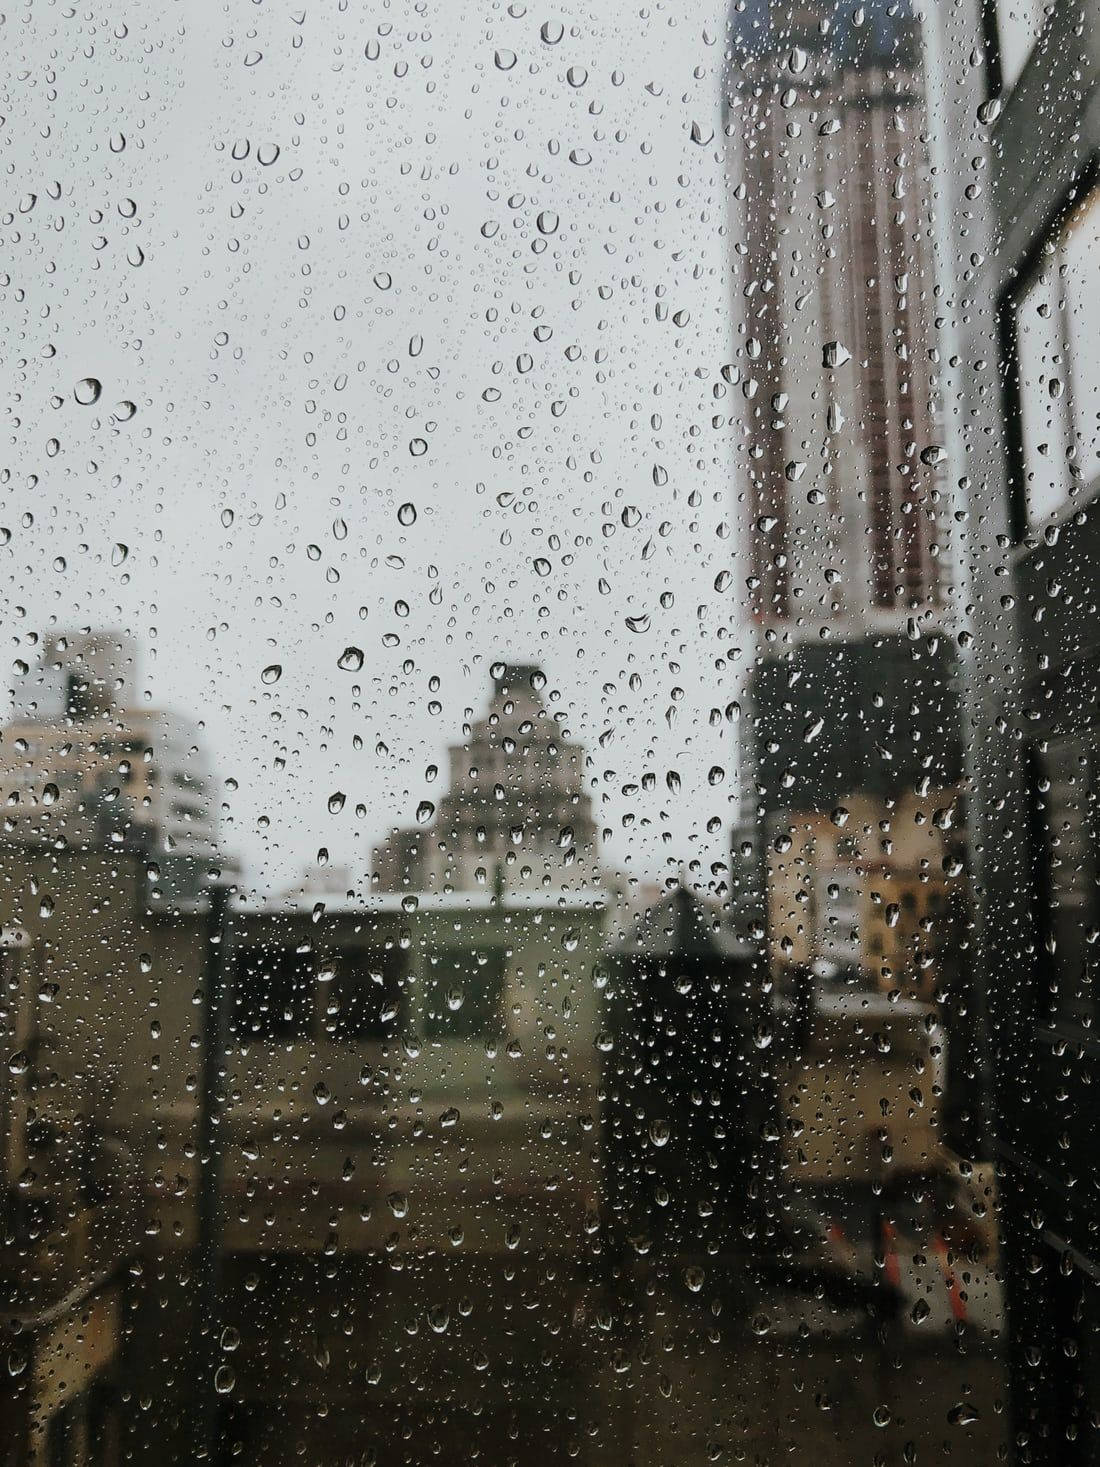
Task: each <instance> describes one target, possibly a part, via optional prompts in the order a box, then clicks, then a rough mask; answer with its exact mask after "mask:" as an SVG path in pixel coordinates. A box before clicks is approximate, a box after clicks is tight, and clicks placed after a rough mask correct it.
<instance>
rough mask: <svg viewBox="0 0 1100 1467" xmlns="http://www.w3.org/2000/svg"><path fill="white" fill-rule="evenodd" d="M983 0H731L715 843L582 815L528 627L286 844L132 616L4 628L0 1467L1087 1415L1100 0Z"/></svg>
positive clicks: (1094, 1410)
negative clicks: (292, 880) (670, 846)
mask: <svg viewBox="0 0 1100 1467" xmlns="http://www.w3.org/2000/svg"><path fill="white" fill-rule="evenodd" d="M963 10H965V14H966V16H971V12H972V17H971V18H973V19H974V20H975V21H980V22H981V26H982V27H983V28H981V29H980V31H975V34H974V36H973V38H972V39H971V40H970V41H969V42H968V43H967V44H968V46H972V47H973V48H974V50H975V51H976V52H977V57H978V59H977V60H976V61H970V60H968V61H967V64H966V66H965V67H961V68H960V67H959V66H956V65H954V63H953V62H950V63H949V62H948V61H947V60H945V59H944V58H943V56H942V55H940V56H939V57H938V58H937V57H936V55H935V54H934V52H933V51H932V50H931V49H930V48H931V47H932V46H933V40H930V35H934V34H940V35H941V39H942V34H943V25H944V24H946V22H945V21H944V20H943V18H942V17H941V18H940V19H938V20H937V19H932V20H929V19H928V17H926V16H922V15H921V14H919V13H918V11H917V10H916V8H915V7H911V6H910V5H909V4H908V3H905V0H897V3H889V4H888V3H885V0H874V3H868V4H867V5H865V6H864V7H861V8H859V9H855V8H848V7H841V8H839V9H838V8H837V7H835V6H833V5H831V4H829V5H827V4H824V3H806V4H793V5H791V4H785V5H778V4H772V5H769V4H768V0H744V3H739V4H738V5H737V6H735V7H734V9H733V12H732V15H731V20H730V28H729V34H728V37H727V44H728V48H729V56H728V63H729V64H728V85H727V88H726V96H725V98H724V114H723V116H724V123H725V129H724V131H725V147H726V149H727V151H728V158H729V164H728V172H729V178H730V180H731V185H730V198H729V210H730V216H729V236H730V240H731V259H732V293H731V297H730V301H731V313H732V322H733V338H732V339H733V341H734V350H733V355H732V358H731V360H730V361H729V362H728V363H726V364H725V365H724V366H723V367H722V369H721V372H720V373H719V374H717V375H716V379H715V382H714V384H713V391H714V401H715V411H716V412H720V413H722V414H724V415H725V416H726V417H727V418H729V419H730V420H731V421H732V422H735V423H736V424H737V436H736V462H735V463H734V465H733V467H732V479H733V484H734V489H733V491H732V492H731V503H733V504H734V506H735V510H736V516H737V522H736V535H735V543H734V544H733V547H732V549H731V574H732V577H733V581H734V583H735V584H736V585H737V586H739V587H740V588H741V593H742V595H743V598H744V601H743V604H744V611H745V619H746V621H747V622H748V623H750V624H751V633H750V637H751V641H752V657H751V659H750V665H749V668H748V671H747V672H745V673H742V672H741V671H740V670H738V671H737V673H736V676H735V673H734V671H733V669H732V668H730V669H728V670H727V671H726V672H725V673H722V674H716V682H715V687H714V690H713V697H714V701H715V703H716V710H715V716H716V718H717V719H718V720H719V721H722V722H724V723H728V725H729V727H730V739H731V744H732V743H733V742H734V741H735V742H736V758H735V762H734V767H735V769H736V771H737V778H738V780H739V804H738V810H737V816H736V820H735V821H734V823H733V827H732V829H730V830H729V839H730V844H729V859H728V863H722V865H721V868H720V869H718V870H713V871H712V872H711V877H712V878H713V879H705V878H699V877H697V876H695V875H694V874H693V871H692V864H691V863H692V860H693V857H694V855H695V853H694V852H692V851H689V850H685V851H684V852H682V853H681V854H682V860H683V873H682V875H681V877H680V878H679V879H674V878H667V879H664V878H662V879H657V880H653V881H647V880H645V879H641V878H639V877H638V876H637V875H633V876H631V877H629V878H628V877H627V876H625V875H624V874H623V873H622V872H621V871H619V870H617V869H615V868H614V867H613V865H611V864H610V863H609V862H608V861H607V860H606V858H605V853H604V850H603V844H604V842H603V839H602V834H601V830H600V822H599V818H598V815H597V814H596V813H595V812H594V809H593V799H592V793H591V790H592V783H593V781H592V779H591V776H590V774H589V772H588V771H589V764H588V762H587V759H586V754H587V751H586V750H585V748H584V747H583V746H582V744H581V742H580V741H579V740H578V739H577V738H576V737H575V736H574V735H573V734H572V733H571V732H570V728H569V715H568V712H567V711H566V710H567V709H568V707H569V701H570V689H569V688H566V687H563V688H560V689H555V688H553V687H551V686H550V685H549V683H548V678H547V675H546V673H545V671H544V668H543V666H542V665H541V664H540V663H539V662H538V661H536V660H527V659H528V658H529V657H530V654H529V653H526V652H524V650H523V649H522V648H519V649H516V648H512V647H509V646H506V645H501V646H499V647H486V648H485V649H483V650H484V652H485V654H486V656H487V657H496V658H498V660H496V661H493V662H492V663H491V668H490V675H489V678H488V680H487V683H486V685H485V686H483V688H482V689H481V693H480V697H481V702H480V705H479V708H478V709H477V711H476V716H475V717H473V718H472V719H470V720H469V721H468V722H467V723H466V724H465V725H464V726H460V727H456V728H455V729H453V730H452V731H451V738H452V739H453V742H452V743H451V744H450V748H449V767H448V769H447V770H446V771H445V773H444V775H443V776H442V778H441V781H440V784H441V790H442V792H441V794H440V795H439V796H438V798H437V799H435V800H434V801H428V800H424V801H423V802H421V803H420V804H419V806H417V807H412V808H410V809H409V812H408V824H407V825H405V826H402V827H401V828H396V829H392V830H390V831H389V833H388V834H387V835H385V837H384V838H382V839H380V840H379V843H378V845H377V847H376V848H375V850H374V851H373V853H372V856H371V860H370V863H369V870H351V869H345V868H344V867H342V866H340V865H339V864H336V863H333V862H330V861H329V860H328V857H327V853H326V852H324V851H322V852H320V853H319V855H318V861H317V864H316V865H315V866H311V867H310V869H309V870H307V871H306V872H304V873H303V876H302V879H301V881H300V882H298V883H296V884H294V885H293V886H292V887H291V888H290V889H288V890H287V891H285V892H282V893H272V894H270V895H268V896H266V897H264V898H263V899H261V898H260V897H258V896H256V895H255V894H254V893H250V892H249V891H248V889H247V887H246V884H245V882H244V881H243V879H242V873H241V865H240V859H239V853H237V852H235V851H234V850H233V849H232V845H231V842H229V841H228V840H226V839H225V838H224V837H223V834H222V832H221V830H220V828H219V821H218V814H217V810H218V797H217V795H216V793H215V788H216V786H217V784H218V783H219V777H218V776H219V771H220V770H221V769H222V768H223V767H228V764H227V761H228V757H229V754H228V751H225V750H220V749H218V748H215V747H207V746H206V739H205V736H204V733H203V731H202V729H201V727H200V725H199V723H198V721H197V720H196V721H192V720H188V719H187V718H184V717H182V716H180V715H179V714H177V713H175V712H173V711H170V710H168V709H156V708H152V707H149V706H145V705H143V706H138V705H139V699H138V697H137V693H136V689H137V688H138V687H139V686H140V678H139V667H140V662H141V659H142V657H143V655H144V654H145V652H146V650H147V649H146V648H145V647H144V646H143V645H142V644H141V641H140V639H138V638H136V637H135V636H134V635H132V634H131V633H130V632H127V631H122V630H119V629H117V628H115V627H114V626H112V625H109V624H107V620H109V619H107V620H105V621H104V623H103V624H96V623H94V622H93V621H91V620H89V621H87V622H86V623H85V624H78V623H77V622H76V621H74V623H73V624H71V625H62V624H61V622H60V621H59V622H58V624H57V625H56V626H54V627H52V628H51V629H50V630H49V631H48V632H46V633H43V634H42V635H41V638H40V642H39V646H38V652H39V655H38V660H37V662H36V663H35V664H34V665H31V664H29V663H28V664H26V665H24V666H22V667H17V669H16V679H15V691H14V695H13V699H12V703H11V708H10V714H9V717H8V719H7V722H6V724H5V726H4V727H3V729H2V730H0V794H2V797H3V801H4V808H5V816H4V824H3V831H2V840H0V976H2V980H3V990H4V993H3V1009H2V1015H3V1025H4V1058H5V1069H4V1075H3V1087H2V1098H0V1119H2V1126H0V1133H2V1136H3V1145H4V1161H3V1172H2V1178H0V1181H2V1225H3V1230H4V1252H3V1264H2V1265H0V1268H2V1277H3V1295H4V1297H3V1308H2V1317H3V1321H4V1328H5V1335H6V1338H5V1341H4V1346H5V1355H6V1360H7V1388H6V1390H5V1391H4V1393H3V1394H2V1395H0V1402H2V1404H0V1443H2V1445H0V1457H2V1459H3V1461H4V1462H5V1463H10V1464H11V1467H16V1464H18V1467H24V1464H26V1467H32V1464H33V1467H81V1464H89V1467H92V1464H95V1467H116V1464H121V1463H123V1462H130V1461H133V1462H145V1461H151V1460H154V1459H156V1460H161V1461H170V1462H192V1461H211V1460H213V1461H216V1462H219V1463H221V1462H226V1463H228V1462H230V1461H233V1462H237V1461H239V1462H241V1463H255V1464H260V1463H263V1464H264V1467H278V1464H281V1463H284V1462H285V1463H288V1464H289V1463H291V1462H297V1461H299V1460H305V1461H307V1462H311V1463H317V1464H326V1467H327V1464H345V1463H347V1464H352V1463H356V1464H367V1463H378V1464H382V1467H384V1464H388V1463H391V1462H393V1463H396V1462H402V1463H421V1462H425V1463H426V1462H429V1461H431V1460H432V1459H437V1458H438V1459H441V1460H444V1461H450V1462H456V1461H463V1462H474V1461H477V1462H484V1463H488V1464H494V1467H495V1464H498V1463H499V1464H501V1467H503V1464H505V1463H507V1464H513V1463H517V1462H519V1461H520V1460H521V1459H522V1458H523V1457H525V1456H530V1454H532V1453H533V1452H537V1453H539V1454H540V1455H541V1456H543V1457H544V1458H546V1459H548V1460H554V1461H559V1460H561V1461H565V1460H579V1461H581V1462H591V1463H595V1462H601V1463H613V1464H618V1463H621V1464H624V1467H625V1464H634V1467H657V1464H660V1463H665V1462H670V1461H676V1462H677V1463H683V1464H693V1463H696V1462H698V1463H700V1464H703V1463H711V1462H715V1463H725V1462H730V1463H736V1462H745V1463H753V1464H765V1463H778V1462H780V1461H795V1462H799V1463H802V1462H806V1463H808V1462H810V1461H811V1460H813V1461H816V1462H821V1463H830V1464H831V1463H837V1464H841V1463H867V1464H872V1463H873V1464H876V1467H878V1464H882V1467H893V1464H901V1463H920V1462H931V1461H939V1460H941V1459H943V1458H947V1459H951V1460H956V1461H965V1462H968V1463H970V1462H973V1463H995V1462H1002V1461H1003V1462H1018V1463H1041V1464H1057V1467H1062V1464H1069V1467H1074V1464H1086V1463H1094V1462H1097V1461H1100V1350H1098V1337H1097V1334H1096V1330H1097V1326H1098V1323H1100V1313H1098V1310H1100V1296H1098V1294H1097V1281H1098V1280H1100V1239H1098V1238H1097V1236H1096V1218H1097V1217H1098V1216H1100V1212H1098V1210H1097V1202H1098V1200H1100V1199H1098V1196H1097V1184H1098V1182H1100V1165H1098V1163H1100V1157H1098V1156H1097V1151H1096V1145H1095V1141H1094V1139H1093V1136H1092V1130H1093V1126H1092V1121H1091V1115H1090V1110H1089V1105H1088V1095H1089V1093H1090V1092H1089V1091H1088V1089H1087V1088H1085V1087H1087V1086H1089V1085H1090V1084H1091V1082H1092V1077H1093V1070H1094V1066H1095V1065H1096V1062H1097V1054H1098V1053H1100V1051H1098V1049H1097V1042H1096V1038H1095V1034H1094V1030H1093V1016H1094V1012H1095V995H1094V981H1093V974H1094V967H1095V958H1094V952H1095V939H1096V936H1097V932H1098V931H1100V926H1098V925H1097V915H1098V906H1100V900H1098V893H1097V866H1096V819H1097V807H1096V795H1095V789H1096V786H1095V784H1094V778H1095V773H1096V769H1097V763H1096V754H1095V738H1094V732H1093V730H1094V728H1095V723H1096V719H1097V712H1096V710H1097V707H1098V706H1100V704H1098V701H1097V697H1096V693H1097V691H1100V688H1098V679H1100V672H1098V669H1100V647H1098V646H1097V645H1094V643H1095V642H1096V641H1097V638H1098V634H1097V632H1096V630H1095V628H1096V625H1097V621H1096V616H1095V601H1096V597H1097V572H1096V566H1097V565H1098V564H1100V559H1098V558H1097V551H1098V550H1100V546H1097V545H1095V544H1094V543H1093V542H1094V540H1095V538H1096V536H1097V533H1098V530H1097V523H1098V522H1097V519H1096V518H1095V515H1094V511H1093V501H1094V499H1095V497H1096V493H1097V491H1098V489H1100V482H1098V479H1097V449H1098V448H1100V435H1098V429H1097V422H1098V420H1100V349H1098V347H1097V343H1098V342H1100V305H1098V304H1097V303H1098V302H1100V288H1098V286H1100V282H1098V280H1097V272H1096V267H1095V260H1096V258H1097V256H1096V250H1095V248H1090V246H1096V245H1100V183H1098V182H1097V172H1096V164H1095V159H1096V157H1097V156H1100V151H1098V150H1100V17H1098V16H1097V15H1096V13H1095V11H1092V12H1087V11H1085V10H1083V9H1081V8H1080V7H1078V6H1077V5H1075V4H1072V3H1071V4H1066V5H1054V6H1048V7H1047V9H1046V10H1045V11H1044V10H1043V9H1042V8H1041V7H1039V6H1034V5H1032V6H1029V5H1028V4H1022V5H1020V6H1009V5H1008V4H1007V3H1004V0H998V3H997V4H996V5H995V6H979V5H978V4H974V5H972V6H969V7H963ZM963 10H960V16H963ZM963 18H964V19H965V17H963ZM959 23H960V24H962V21H960V22H959ZM998 28H999V29H998ZM952 45H953V47H954V48H955V50H957V49H958V47H959V42H958V40H957V39H956V40H954V41H953V42H952ZM952 55H954V51H953V52H952ZM956 111H959V112H962V111H965V112H966V115H967V116H968V117H973V116H977V118H978V121H979V123H980V124H981V126H980V132H981V136H982V139H983V145H982V146H983V151H982V153H981V157H980V159H979V160H976V161H975V164H974V167H973V170H972V171H968V170H970V163H969V161H966V162H965V163H964V162H962V161H960V160H959V159H958V158H957V157H953V156H952V155H951V151H950V148H951V140H952V138H953V137H955V136H956V134H954V133H952V131H951V126H952V122H951V118H952V115H954V113H955V112H956ZM1037 116H1039V117H1041V119H1042V125H1041V126H1037V124H1036V117H1037ZM967 135H969V134H967ZM914 201H916V202H914ZM952 211H953V212H952ZM948 215H950V216H951V217H952V218H954V219H955V220H956V222H957V221H958V219H960V218H964V219H965V220H966V230H967V231H968V243H969V245H970V246H972V250H970V249H968V250H967V252H966V254H965V255H964V257H963V258H961V259H957V258H956V255H957V253H958V252H957V249H956V250H953V251H951V252H950V253H948V254H947V255H946V257H945V251H944V241H945V239H946V238H947V235H946V234H944V235H942V236H940V237H937V235H936V232H935V227H934V226H935V223H936V221H937V220H939V221H940V223H941V225H942V227H943V228H944V229H946V227H947V226H946V224H945V223H944V222H943V221H944V219H946V217H947V216H948ZM930 219H931V220H932V227H930V226H929V224H928V221H929V220H930ZM1090 280H1091V281H1092V284H1091V286H1090V285H1089V283H1088V282H1089V281H1090ZM944 342H948V343H949V346H948V347H946V348H945V346H944ZM966 425H970V426H969V427H967V426H966ZM960 587H962V588H965V589H964V590H963V591H962V592H960ZM960 599H961V601H962V604H965V606H966V616H965V619H964V622H960V617H959V605H960ZM519 659H522V660H519ZM723 679H724V680H723ZM629 775H630V777H631V778H632V779H636V780H637V781H638V783H639V784H640V785H643V787H644V786H645V782H647V781H649V782H652V781H655V780H665V779H666V771H664V770H662V769H656V768H654V769H639V770H637V771H630V772H629ZM667 777H668V778H669V779H670V780H671V775H668V776H667ZM668 788H669V790H670V791H671V792H672V793H673V794H675V788H674V784H673V783H669V786H668ZM331 799H332V801H334V802H338V805H339V804H341V803H342V802H343V800H344V796H343V795H342V794H338V793H334V794H333V795H332V797H331ZM338 805H337V808H338ZM379 824H381V822H379ZM727 828H729V827H728V826H727Z"/></svg>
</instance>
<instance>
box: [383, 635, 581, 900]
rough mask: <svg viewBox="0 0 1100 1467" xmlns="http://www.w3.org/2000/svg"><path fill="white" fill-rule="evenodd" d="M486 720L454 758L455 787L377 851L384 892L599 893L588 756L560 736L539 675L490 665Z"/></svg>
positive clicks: (470, 728)
mask: <svg viewBox="0 0 1100 1467" xmlns="http://www.w3.org/2000/svg"><path fill="white" fill-rule="evenodd" d="M492 678H493V690H492V695H491V697H490V703H489V709H488V712H487V713H486V714H485V716H484V717H482V718H479V719H476V720H475V721H473V722H472V723H469V724H467V725H466V728H465V730H464V732H465V738H464V740H463V742H462V743H460V744H453V745H452V746H451V748H450V750H449V765H450V786H449V789H448V792H447V794H445V795H444V796H443V798H442V799H441V800H440V802H439V807H438V809H437V810H432V809H431V808H430V805H429V804H428V802H425V805H424V806H423V807H422V809H423V813H424V816H425V823H424V824H423V825H422V826H421V827H420V828H416V827H413V828H411V829H399V830H395V831H393V832H392V833H391V835H390V837H389V839H388V840H387V842H386V843H384V844H383V845H381V846H379V847H378V848H377V849H376V850H375V852H374V874H375V877H376V878H377V880H376V885H377V887H378V888H379V889H380V890H382V891H417V890H424V891H446V890H453V891H467V890H475V889H477V888H478V887H486V886H487V887H490V888H493V887H496V886H498V885H500V886H503V887H505V888H507V889H509V890H514V889H529V890H533V889H536V888H539V887H542V888H554V889H567V890H572V891H576V892H580V891H583V890H586V889H596V888H597V887H599V885H600V878H599V856H598V846H597V832H596V824H595V821H594V819H593V817H592V802H591V798H590V796H589V795H588V793H587V790H586V789H585V778H584V765H585V755H584V750H583V749H582V748H581V747H580V745H578V744H576V743H574V742H573V741H572V740H571V739H570V738H569V737H568V735H567V734H566V732H565V731H564V729H563V728H562V727H561V723H562V719H563V717H564V714H562V713H559V712H551V710H550V708H549V707H548V706H547V703H546V702H545V701H544V699H543V696H542V693H543V689H544V688H545V687H546V677H545V675H544V674H543V672H542V671H541V670H540V669H539V668H538V667H536V666H533V665H528V664H520V665H507V664H505V663H503V662H498V663H494V665H493V668H492Z"/></svg>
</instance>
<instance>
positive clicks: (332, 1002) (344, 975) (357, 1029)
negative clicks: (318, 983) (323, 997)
mask: <svg viewBox="0 0 1100 1467" xmlns="http://www.w3.org/2000/svg"><path fill="white" fill-rule="evenodd" d="M322 966H323V967H331V969H332V973H333V976H332V980H331V983H330V985H329V995H328V999H327V1002H326V1005H325V1029H326V1032H328V1033H329V1034H330V1035H332V1037H333V1038H336V1039H342V1040H362V1039H385V1038H386V1037H387V1036H388V1035H390V1034H392V1033H393V1030H394V1025H395V1023H396V1021H397V1017H398V1014H399V1012H400V1008H401V981H402V978H403V976H404V972H405V959H404V954H403V953H401V952H400V951H399V950H398V949H397V948H345V949H343V950H342V951H340V952H338V953H335V954H329V955H326V957H325V959H324V962H323V964H322Z"/></svg>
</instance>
